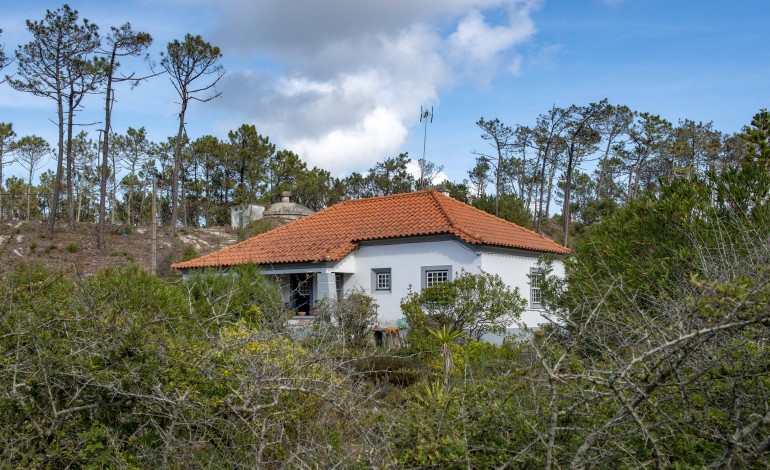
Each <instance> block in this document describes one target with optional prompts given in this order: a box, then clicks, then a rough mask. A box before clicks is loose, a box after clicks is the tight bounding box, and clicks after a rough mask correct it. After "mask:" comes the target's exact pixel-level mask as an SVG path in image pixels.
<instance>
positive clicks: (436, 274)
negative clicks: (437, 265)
mask: <svg viewBox="0 0 770 470" xmlns="http://www.w3.org/2000/svg"><path fill="white" fill-rule="evenodd" d="M448 280H449V272H448V271H446V270H439V271H426V272H425V286H426V287H433V286H435V285H436V284H443V283H445V282H447V281H448Z"/></svg>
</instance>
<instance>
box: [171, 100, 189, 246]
mask: <svg viewBox="0 0 770 470" xmlns="http://www.w3.org/2000/svg"><path fill="white" fill-rule="evenodd" d="M186 96H187V92H186V91H185V92H184V93H182V110H181V111H180V112H179V131H178V132H177V134H176V145H175V146H174V173H173V176H172V178H171V221H170V222H169V229H168V237H169V238H174V234H175V233H176V224H177V220H178V217H179V170H180V168H181V164H182V163H181V160H182V138H183V136H184V115H185V112H186V111H187V98H186Z"/></svg>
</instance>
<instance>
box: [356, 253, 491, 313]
mask: <svg viewBox="0 0 770 470" xmlns="http://www.w3.org/2000/svg"><path fill="white" fill-rule="evenodd" d="M352 255H353V256H354V257H355V273H353V274H351V275H350V276H346V279H345V289H346V290H350V289H352V288H354V287H360V288H362V289H364V291H365V292H366V293H367V294H369V295H371V296H372V297H374V299H375V300H376V301H377V305H378V306H379V308H378V312H379V318H380V324H381V325H383V326H384V325H390V324H393V323H395V321H396V320H398V319H399V318H402V317H403V315H402V314H401V299H402V298H404V296H406V294H407V293H408V292H409V286H411V287H412V289H413V290H417V291H419V290H420V289H421V288H422V267H424V266H451V267H452V269H451V271H452V275H453V276H454V273H456V272H458V271H460V269H465V270H466V271H472V272H479V269H480V256H479V255H478V253H477V252H474V251H473V250H471V249H469V248H468V247H467V246H466V245H464V244H462V243H460V242H459V241H455V240H443V241H421V242H412V243H395V244H377V245H363V246H361V247H359V248H358V249H357V250H356V251H354V252H353V253H352ZM348 266H349V265H348ZM383 268H390V269H391V289H390V291H378V290H376V289H372V276H371V273H372V270H373V269H383Z"/></svg>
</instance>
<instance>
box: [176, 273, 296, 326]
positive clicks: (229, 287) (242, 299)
mask: <svg viewBox="0 0 770 470" xmlns="http://www.w3.org/2000/svg"><path fill="white" fill-rule="evenodd" d="M184 284H185V286H186V287H187V289H188V292H189V297H190V302H191V303H192V311H193V312H198V313H199V314H202V315H203V321H204V325H207V326H212V327H214V326H216V327H218V326H219V325H221V324H223V323H227V322H233V321H238V320H243V321H245V322H246V324H247V325H254V326H255V327H260V328H265V329H268V330H281V329H282V328H283V323H284V315H283V299H282V297H281V293H280V290H279V289H278V287H277V286H275V285H274V284H272V283H270V282H269V281H267V279H265V277H264V276H263V275H262V274H261V273H260V271H259V268H258V267H257V266H255V265H253V264H245V265H240V266H235V267H233V268H231V269H230V270H229V271H227V272H224V273H223V272H222V271H220V270H215V269H211V270H205V271H202V272H197V271H196V272H193V273H190V274H189V275H188V276H187V277H186V278H185V281H184Z"/></svg>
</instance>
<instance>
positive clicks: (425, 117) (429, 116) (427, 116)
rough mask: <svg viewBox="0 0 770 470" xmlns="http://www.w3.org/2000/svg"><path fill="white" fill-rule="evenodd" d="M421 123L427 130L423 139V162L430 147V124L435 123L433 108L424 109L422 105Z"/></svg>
mask: <svg viewBox="0 0 770 470" xmlns="http://www.w3.org/2000/svg"><path fill="white" fill-rule="evenodd" d="M420 122H422V123H424V128H425V131H424V133H423V138H422V160H423V161H425V148H426V147H427V145H428V123H432V122H433V106H431V107H430V110H428V107H427V106H425V107H424V108H423V106H422V105H420Z"/></svg>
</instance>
